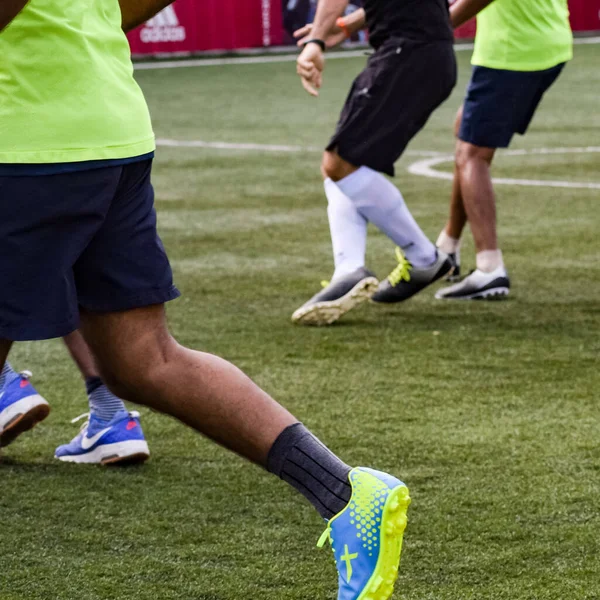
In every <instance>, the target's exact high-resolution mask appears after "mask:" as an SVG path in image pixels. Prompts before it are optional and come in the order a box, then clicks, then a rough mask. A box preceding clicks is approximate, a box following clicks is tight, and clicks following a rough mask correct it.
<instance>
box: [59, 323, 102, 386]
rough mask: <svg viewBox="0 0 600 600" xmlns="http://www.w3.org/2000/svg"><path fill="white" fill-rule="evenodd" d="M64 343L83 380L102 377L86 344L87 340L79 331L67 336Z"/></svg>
mask: <svg viewBox="0 0 600 600" xmlns="http://www.w3.org/2000/svg"><path fill="white" fill-rule="evenodd" d="M63 341H64V343H65V346H66V347H67V349H68V350H69V354H70V355H71V358H72V359H73V360H74V361H75V364H76V365H77V366H78V367H79V371H80V373H81V375H82V377H83V379H89V378H90V377H100V371H99V370H98V367H97V366H96V361H95V360H94V357H93V355H92V351H91V350H90V348H89V346H88V345H87V344H86V343H85V340H84V339H83V336H82V335H81V333H80V332H79V331H74V332H73V333H71V334H69V335H67V336H65V337H64V338H63Z"/></svg>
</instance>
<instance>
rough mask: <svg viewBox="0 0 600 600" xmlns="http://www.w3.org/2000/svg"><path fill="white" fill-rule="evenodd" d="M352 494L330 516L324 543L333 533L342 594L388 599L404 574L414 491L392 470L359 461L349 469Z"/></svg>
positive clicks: (352, 599) (349, 599) (353, 599)
mask: <svg viewBox="0 0 600 600" xmlns="http://www.w3.org/2000/svg"><path fill="white" fill-rule="evenodd" d="M349 478H350V483H351V484H352V497H351V498H350V502H349V503H348V506H346V508H345V509H344V510H343V511H342V512H340V513H339V514H337V515H336V516H335V517H333V518H332V519H331V521H329V523H328V526H327V529H326V530H325V532H324V534H323V535H322V536H321V539H320V540H319V544H318V545H319V547H322V546H323V545H324V544H325V541H326V540H327V539H328V538H329V541H330V543H331V548H332V550H333V554H334V557H335V564H336V567H337V570H338V585H339V591H338V600H387V599H388V598H390V597H391V595H392V593H393V592H394V584H395V583H396V579H397V577H398V567H399V565H400V553H401V551H402V538H403V535H404V529H405V528H406V523H407V517H406V513H407V511H408V506H409V504H410V497H409V494H408V488H407V487H406V486H405V485H404V483H402V482H401V481H399V480H398V479H396V478H395V477H392V476H391V475H387V474H386V473H381V472H379V471H374V470H372V469H366V468H364V467H359V468H356V469H352V471H351V472H350V475H349Z"/></svg>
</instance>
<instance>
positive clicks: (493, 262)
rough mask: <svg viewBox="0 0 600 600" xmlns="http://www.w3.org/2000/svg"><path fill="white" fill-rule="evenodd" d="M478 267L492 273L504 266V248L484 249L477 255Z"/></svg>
mask: <svg viewBox="0 0 600 600" xmlns="http://www.w3.org/2000/svg"><path fill="white" fill-rule="evenodd" d="M475 259H476V262H477V268H478V269H479V270H480V271H483V272H484V273H492V272H493V271H495V270H496V269H499V268H500V267H502V268H504V260H503V259H502V250H483V252H478V253H477V255H476V257H475Z"/></svg>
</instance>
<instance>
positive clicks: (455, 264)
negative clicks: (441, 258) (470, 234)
mask: <svg viewBox="0 0 600 600" xmlns="http://www.w3.org/2000/svg"><path fill="white" fill-rule="evenodd" d="M448 259H449V260H450V263H451V264H452V268H451V269H450V271H449V273H448V276H447V277H446V281H450V282H451V283H453V282H456V281H460V252H458V251H457V252H451V253H450V254H448Z"/></svg>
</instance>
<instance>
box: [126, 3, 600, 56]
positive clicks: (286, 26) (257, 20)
mask: <svg viewBox="0 0 600 600" xmlns="http://www.w3.org/2000/svg"><path fill="white" fill-rule="evenodd" d="M498 1H501V0H498ZM316 4H317V0H243V2H242V1H239V0H202V1H199V0H177V1H176V2H175V3H174V4H172V5H171V6H169V7H167V8H166V9H165V10H163V11H162V12H160V13H159V14H158V15H156V16H155V17H154V18H153V19H151V20H150V21H148V22H147V23H145V24H144V25H143V26H141V27H138V28H137V29H136V30H135V31H133V32H131V33H130V34H129V40H130V43H131V50H132V53H133V54H134V55H140V54H142V55H147V54H154V55H160V54H195V53H198V52H203V51H207V50H212V51H219V50H222V51H228V50H237V49H244V48H261V47H268V46H279V45H281V44H284V43H291V42H292V39H291V35H290V33H291V32H292V31H293V30H294V29H295V28H296V27H299V26H301V25H302V24H304V23H306V22H310V21H311V20H312V17H313V15H314V11H315V8H316ZM360 5H361V0H350V3H349V6H348V10H349V11H351V10H355V9H356V8H357V7H359V6H360ZM569 5H570V8H571V22H572V25H573V29H574V30H575V31H600V0H570V2H569ZM456 35H457V37H458V38H472V37H473V36H474V35H475V23H474V22H472V23H468V24H467V25H465V26H464V27H461V28H460V29H459V30H457V32H456Z"/></svg>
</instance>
